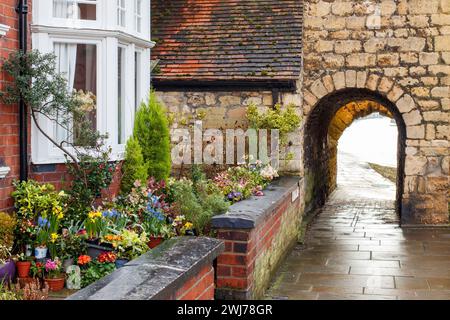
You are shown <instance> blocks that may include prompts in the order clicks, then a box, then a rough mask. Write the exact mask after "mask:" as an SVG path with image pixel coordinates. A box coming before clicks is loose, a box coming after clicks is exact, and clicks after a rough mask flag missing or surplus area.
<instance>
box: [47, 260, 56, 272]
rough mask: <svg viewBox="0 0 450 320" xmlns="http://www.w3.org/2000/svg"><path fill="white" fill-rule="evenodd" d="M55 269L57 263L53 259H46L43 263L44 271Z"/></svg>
mask: <svg viewBox="0 0 450 320" xmlns="http://www.w3.org/2000/svg"><path fill="white" fill-rule="evenodd" d="M55 270H58V263H57V262H56V261H53V260H47V262H46V263H45V271H47V272H50V271H55Z"/></svg>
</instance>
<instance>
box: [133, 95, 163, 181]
mask: <svg viewBox="0 0 450 320" xmlns="http://www.w3.org/2000/svg"><path fill="white" fill-rule="evenodd" d="M134 136H135V137H136V139H137V140H138V141H139V145H140V146H141V148H142V155H143V156H144V161H145V163H146V165H147V169H148V176H149V177H154V178H155V179H156V180H166V179H167V178H168V177H169V176H170V170H171V159H170V132H169V124H168V121H167V117H166V114H165V110H164V107H163V105H162V104H161V103H160V102H159V101H158V99H157V97H156V94H155V92H154V91H153V90H152V91H150V97H149V100H148V104H144V103H143V104H141V106H140V108H139V110H138V111H137V113H136V119H135V123H134Z"/></svg>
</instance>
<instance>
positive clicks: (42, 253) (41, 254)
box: [34, 246, 48, 260]
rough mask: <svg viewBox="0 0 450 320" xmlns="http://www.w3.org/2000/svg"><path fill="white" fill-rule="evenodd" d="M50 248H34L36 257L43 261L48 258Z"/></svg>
mask: <svg viewBox="0 0 450 320" xmlns="http://www.w3.org/2000/svg"><path fill="white" fill-rule="evenodd" d="M47 253H48V248H47V247H42V246H41V247H36V248H34V256H35V257H36V259H37V260H42V259H45V258H47Z"/></svg>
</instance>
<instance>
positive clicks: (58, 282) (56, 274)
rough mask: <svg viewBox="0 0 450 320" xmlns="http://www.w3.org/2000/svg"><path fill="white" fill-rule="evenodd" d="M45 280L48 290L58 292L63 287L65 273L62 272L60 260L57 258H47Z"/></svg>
mask: <svg viewBox="0 0 450 320" xmlns="http://www.w3.org/2000/svg"><path fill="white" fill-rule="evenodd" d="M44 268H45V272H46V277H45V282H46V283H47V284H48V287H49V290H50V291H53V292H58V291H61V290H62V289H64V283H65V275H64V273H63V272H62V265H61V261H60V260H58V259H55V260H51V259H48V260H47V262H46V263H45V266H44Z"/></svg>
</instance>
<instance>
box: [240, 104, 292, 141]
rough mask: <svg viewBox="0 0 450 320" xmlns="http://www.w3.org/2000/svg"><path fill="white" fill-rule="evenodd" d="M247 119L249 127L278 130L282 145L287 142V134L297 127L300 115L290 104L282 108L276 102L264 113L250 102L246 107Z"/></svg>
mask: <svg viewBox="0 0 450 320" xmlns="http://www.w3.org/2000/svg"><path fill="white" fill-rule="evenodd" d="M247 119H248V121H249V124H250V127H251V128H254V129H278V130H280V142H281V144H282V145H286V143H287V134H288V133H290V132H292V131H294V130H295V129H297V128H298V127H299V126H300V123H301V117H300V116H299V115H297V114H296V113H295V106H294V105H292V104H290V105H288V106H287V107H286V108H285V109H284V110H283V108H282V106H281V105H280V104H276V105H275V106H274V108H273V109H269V110H268V111H267V112H266V113H260V112H259V111H258V108H257V107H256V105H254V104H251V105H250V106H249V107H248V108H247Z"/></svg>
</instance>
